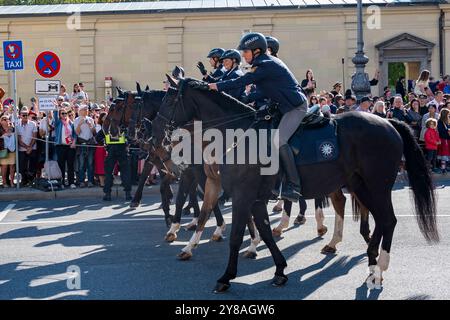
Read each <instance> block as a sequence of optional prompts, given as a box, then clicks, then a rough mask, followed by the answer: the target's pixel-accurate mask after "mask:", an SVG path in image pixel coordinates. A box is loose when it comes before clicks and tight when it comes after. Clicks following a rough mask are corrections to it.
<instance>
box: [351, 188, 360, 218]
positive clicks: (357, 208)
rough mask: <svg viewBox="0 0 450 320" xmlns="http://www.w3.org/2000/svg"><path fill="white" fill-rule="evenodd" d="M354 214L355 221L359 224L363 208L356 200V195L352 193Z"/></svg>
mask: <svg viewBox="0 0 450 320" xmlns="http://www.w3.org/2000/svg"><path fill="white" fill-rule="evenodd" d="M352 212H353V221H355V222H358V221H359V217H360V216H361V206H360V205H359V202H358V201H357V200H356V197H355V195H354V194H353V193H352Z"/></svg>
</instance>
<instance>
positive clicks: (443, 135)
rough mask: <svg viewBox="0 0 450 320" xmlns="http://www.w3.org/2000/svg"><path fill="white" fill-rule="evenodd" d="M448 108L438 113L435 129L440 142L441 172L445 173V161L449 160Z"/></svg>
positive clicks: (449, 131) (449, 127) (449, 132)
mask: <svg viewBox="0 0 450 320" xmlns="http://www.w3.org/2000/svg"><path fill="white" fill-rule="evenodd" d="M449 113H450V110H449V109H446V108H443V109H442V110H441V112H440V115H439V120H438V125H437V130H438V132H439V138H440V140H441V143H440V144H439V146H438V153H437V154H438V156H437V158H438V160H440V162H441V172H442V174H446V173H447V162H448V161H449V160H450V126H449V123H450V121H449V120H450V119H449Z"/></svg>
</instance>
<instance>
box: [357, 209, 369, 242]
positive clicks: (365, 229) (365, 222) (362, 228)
mask: <svg viewBox="0 0 450 320" xmlns="http://www.w3.org/2000/svg"><path fill="white" fill-rule="evenodd" d="M359 233H360V234H361V236H362V237H363V238H364V241H366V243H367V244H369V243H370V226H369V210H367V208H366V207H364V206H362V205H361V221H360V225H359Z"/></svg>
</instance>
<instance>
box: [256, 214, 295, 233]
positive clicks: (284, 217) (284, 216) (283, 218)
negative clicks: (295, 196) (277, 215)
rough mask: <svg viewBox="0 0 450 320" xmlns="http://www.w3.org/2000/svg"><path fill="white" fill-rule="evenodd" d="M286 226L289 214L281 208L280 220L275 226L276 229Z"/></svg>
mask: <svg viewBox="0 0 450 320" xmlns="http://www.w3.org/2000/svg"><path fill="white" fill-rule="evenodd" d="M287 227H289V216H288V214H287V212H286V211H284V210H283V213H282V214H281V220H280V223H279V224H278V226H277V229H280V230H283V229H286V228H287ZM255 230H256V229H255Z"/></svg>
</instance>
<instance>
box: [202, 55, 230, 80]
mask: <svg viewBox="0 0 450 320" xmlns="http://www.w3.org/2000/svg"><path fill="white" fill-rule="evenodd" d="M224 52H225V50H224V49H222V48H214V49H211V51H210V52H209V53H208V55H207V58H208V59H209V64H210V65H211V67H212V68H213V69H214V71H212V72H211V73H210V74H208V71H206V68H205V66H204V64H203V63H202V62H201V61H199V62H198V63H197V68H198V69H199V70H200V73H201V74H202V76H203V80H205V81H206V82H215V81H217V79H219V78H220V77H221V76H223V74H224V71H223V66H222V63H221V61H220V57H221V56H222V55H223V53H224Z"/></svg>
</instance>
